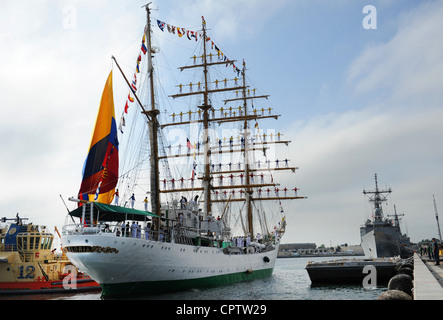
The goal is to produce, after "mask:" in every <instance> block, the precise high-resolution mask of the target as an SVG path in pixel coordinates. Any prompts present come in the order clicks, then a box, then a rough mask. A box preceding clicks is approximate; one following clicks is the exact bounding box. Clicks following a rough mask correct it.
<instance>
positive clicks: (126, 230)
mask: <svg viewBox="0 0 443 320" xmlns="http://www.w3.org/2000/svg"><path fill="white" fill-rule="evenodd" d="M62 234H63V235H65V236H68V235H97V236H115V237H121V238H137V239H145V240H153V239H155V240H158V241H160V242H171V237H170V235H169V234H168V233H167V232H164V231H158V232H157V231H154V230H150V229H145V228H141V227H140V226H138V227H137V228H134V227H132V228H131V226H129V227H122V226H121V224H113V225H112V224H108V223H102V224H92V225H87V224H84V225H78V224H69V225H64V226H63V229H62Z"/></svg>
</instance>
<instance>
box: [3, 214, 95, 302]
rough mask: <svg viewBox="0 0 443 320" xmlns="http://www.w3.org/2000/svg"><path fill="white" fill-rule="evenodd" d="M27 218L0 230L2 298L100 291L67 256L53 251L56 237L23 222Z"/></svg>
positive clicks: (36, 226)
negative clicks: (9, 295)
mask: <svg viewBox="0 0 443 320" xmlns="http://www.w3.org/2000/svg"><path fill="white" fill-rule="evenodd" d="M24 220H27V219H26V218H20V217H19V215H18V214H17V216H16V218H13V219H6V218H2V219H1V222H2V223H6V222H7V221H13V222H10V223H8V224H7V225H4V227H0V295H3V294H37V293H60V292H66V293H68V292H69V293H70V292H74V291H75V292H80V291H92V290H98V291H99V290H101V288H100V286H99V285H98V283H97V282H95V281H94V280H92V279H91V278H90V277H89V276H87V275H85V274H83V273H81V272H79V271H78V270H77V268H76V267H74V266H73V265H72V264H71V263H70V261H69V260H68V258H67V257H66V254H65V253H64V252H63V253H62V254H61V255H57V254H56V253H55V250H53V249H52V243H53V240H54V235H53V234H51V233H49V232H47V230H46V227H44V226H38V225H34V224H32V223H24Z"/></svg>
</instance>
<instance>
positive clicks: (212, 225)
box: [63, 201, 230, 246]
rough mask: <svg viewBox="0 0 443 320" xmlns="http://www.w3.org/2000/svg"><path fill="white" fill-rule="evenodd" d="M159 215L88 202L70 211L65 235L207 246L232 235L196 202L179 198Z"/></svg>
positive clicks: (219, 243)
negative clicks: (85, 235) (113, 237)
mask: <svg viewBox="0 0 443 320" xmlns="http://www.w3.org/2000/svg"><path fill="white" fill-rule="evenodd" d="M158 218H159V216H158V215H156V214H154V213H152V212H148V211H141V210H136V209H131V208H125V207H118V206H113V205H108V204H103V203H95V202H88V203H85V204H84V205H82V206H81V207H79V208H77V209H76V210H74V211H72V212H70V213H69V215H68V216H67V218H66V223H65V226H64V227H63V234H64V235H72V234H76V235H81V234H88V235H91V234H95V235H107V236H109V235H114V236H116V237H132V238H139V239H146V240H155V241H164V242H176V243H183V244H189V245H193V244H194V245H203V246H204V245H206V246H219V245H220V246H221V245H223V240H226V239H227V237H228V236H230V230H229V228H227V227H225V226H224V224H223V223H222V221H221V220H220V219H219V218H214V217H211V216H205V215H203V214H202V213H201V211H200V210H199V209H198V205H197V204H195V203H192V202H191V203H180V202H178V201H177V202H174V203H173V205H172V206H169V207H162V217H161V218H160V219H158ZM159 220H160V225H159V226H157V225H156V223H158V221H159Z"/></svg>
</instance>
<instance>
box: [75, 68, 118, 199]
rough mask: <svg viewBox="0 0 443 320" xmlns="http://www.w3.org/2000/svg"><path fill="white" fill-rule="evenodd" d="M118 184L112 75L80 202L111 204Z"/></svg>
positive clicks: (95, 134)
mask: <svg viewBox="0 0 443 320" xmlns="http://www.w3.org/2000/svg"><path fill="white" fill-rule="evenodd" d="M117 181H118V139H117V125H116V121H115V111H114V95H113V90H112V71H111V73H110V74H109V77H108V80H107V81H106V85H105V89H104V90H103V95H102V98H101V101H100V109H99V111H98V115H97V120H96V123H95V129H94V132H93V134H92V140H91V145H90V147H89V153H88V157H87V158H86V161H85V164H84V167H83V181H82V184H81V187H80V191H79V199H81V200H87V201H96V202H101V203H106V204H110V203H111V202H112V199H113V197H114V190H115V187H116V185H117Z"/></svg>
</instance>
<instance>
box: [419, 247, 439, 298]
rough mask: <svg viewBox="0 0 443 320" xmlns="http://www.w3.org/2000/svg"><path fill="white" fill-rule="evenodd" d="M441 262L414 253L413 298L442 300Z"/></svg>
mask: <svg viewBox="0 0 443 320" xmlns="http://www.w3.org/2000/svg"><path fill="white" fill-rule="evenodd" d="M442 263H443V262H440V265H435V262H434V261H433V260H432V261H431V260H429V259H428V257H427V256H422V257H420V256H419V255H418V254H417V253H415V254H414V300H443V265H442Z"/></svg>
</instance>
